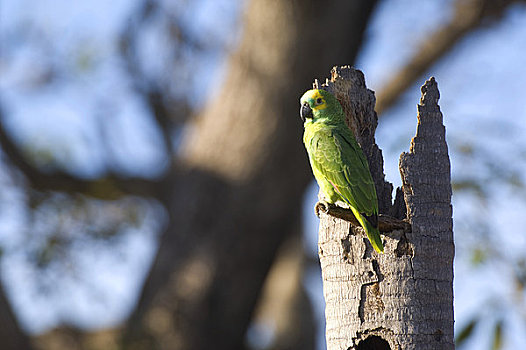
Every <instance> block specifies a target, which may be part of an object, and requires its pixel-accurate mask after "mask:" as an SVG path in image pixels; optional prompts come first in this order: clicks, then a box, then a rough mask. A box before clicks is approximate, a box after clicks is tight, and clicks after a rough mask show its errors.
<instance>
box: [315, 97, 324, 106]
mask: <svg viewBox="0 0 526 350" xmlns="http://www.w3.org/2000/svg"><path fill="white" fill-rule="evenodd" d="M322 102H323V100H322V99H321V97H318V99H317V100H316V104H317V105H321V103H322Z"/></svg>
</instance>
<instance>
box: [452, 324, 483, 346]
mask: <svg viewBox="0 0 526 350" xmlns="http://www.w3.org/2000/svg"><path fill="white" fill-rule="evenodd" d="M478 321H479V320H478V318H477V317H474V318H472V319H471V321H469V322H468V323H467V324H466V325H465V326H464V328H462V330H461V331H460V333H458V335H457V338H456V339H455V344H456V346H457V347H460V346H462V345H463V344H464V342H465V341H466V340H467V339H468V338H469V337H470V336H471V334H472V333H473V329H475V326H476V325H477V322H478Z"/></svg>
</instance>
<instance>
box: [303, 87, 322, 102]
mask: <svg viewBox="0 0 526 350" xmlns="http://www.w3.org/2000/svg"><path fill="white" fill-rule="evenodd" d="M305 97H306V98H312V99H313V100H316V99H318V98H321V99H323V96H322V95H321V94H320V90H318V89H316V90H309V91H307V92H306V93H305Z"/></svg>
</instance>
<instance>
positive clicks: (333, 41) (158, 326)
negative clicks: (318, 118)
mask: <svg viewBox="0 0 526 350" xmlns="http://www.w3.org/2000/svg"><path fill="white" fill-rule="evenodd" d="M373 6H374V1H373V2H363V1H348V0H338V1H333V2H331V3H330V4H325V3H324V4H321V3H320V2H319V1H314V0H309V1H307V0H305V1H278V0H274V1H268V0H253V1H251V2H250V6H249V8H248V10H247V12H246V18H245V27H244V38H243V40H242V42H241V45H240V48H239V51H238V52H237V53H235V54H233V56H232V57H231V59H230V68H229V69H228V71H227V78H226V81H225V83H224V85H223V86H222V87H221V88H220V89H217V92H216V94H215V96H216V98H215V99H214V100H213V101H212V103H210V104H209V105H208V106H207V107H206V108H205V110H204V112H203V113H202V115H201V116H200V117H199V118H197V121H196V122H195V123H194V125H192V126H191V127H190V128H188V130H189V133H188V134H187V136H186V137H185V140H184V141H183V146H182V150H181V154H182V160H181V163H180V166H179V169H178V171H177V177H176V179H175V184H176V185H175V189H174V191H173V193H172V195H173V200H172V202H171V204H170V205H171V206H170V207H169V209H168V210H169V213H170V225H169V227H168V228H167V230H166V232H165V233H164V234H163V236H162V238H161V242H160V248H159V252H158V254H157V257H156V259H155V262H154V264H153V267H152V269H151V272H150V274H149V276H148V278H147V280H146V283H145V287H144V289H143V291H142V295H141V298H140V301H139V305H138V307H137V309H136V310H135V312H134V314H133V315H132V317H131V319H130V322H129V323H128V327H127V335H126V337H125V339H124V344H125V346H126V347H129V348H132V349H210V348H213V349H229V350H232V349H242V348H243V347H244V344H243V343H244V335H245V333H246V329H247V327H248V325H249V322H250V319H251V314H252V311H253V309H254V306H255V304H256V301H257V298H258V295H259V293H260V290H261V287H262V284H263V282H264V280H265V277H266V274H267V272H268V270H269V268H270V266H271V264H272V262H273V259H274V256H275V254H276V251H277V249H278V247H279V246H280V244H281V243H282V242H283V241H284V239H285V238H286V237H287V236H289V235H290V234H291V233H292V232H294V231H297V229H298V227H299V223H300V210H301V206H300V205H298V203H300V202H301V199H302V195H303V192H304V189H305V187H306V185H307V184H308V182H309V181H310V179H311V175H310V170H309V169H308V163H307V161H306V155H305V151H304V149H303V146H302V143H301V133H302V126H301V122H300V119H299V117H298V106H299V105H298V98H299V97H300V95H301V93H302V90H303V89H304V87H305V84H306V83H307V82H308V81H309V80H310V78H309V77H311V76H312V74H316V72H321V71H322V70H323V69H326V67H328V66H330V65H332V64H333V62H337V61H351V62H352V60H353V59H354V57H355V54H356V52H357V50H358V47H359V45H360V43H361V39H362V33H363V30H364V28H365V24H366V22H367V19H368V17H369V14H370V13H371V11H372V7H373ZM341 43H345V45H342V44H341Z"/></svg>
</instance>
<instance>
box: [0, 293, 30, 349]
mask: <svg viewBox="0 0 526 350" xmlns="http://www.w3.org/2000/svg"><path fill="white" fill-rule="evenodd" d="M0 345H1V347H0V348H1V349H2V350H30V349H32V347H31V346H30V344H29V339H28V338H27V335H26V334H25V333H24V332H23V331H22V329H20V326H19V325H18V321H17V320H16V318H15V314H14V312H13V310H12V309H11V306H10V305H9V301H8V300H7V297H6V295H5V292H4V289H3V288H2V286H1V284H0Z"/></svg>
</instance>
